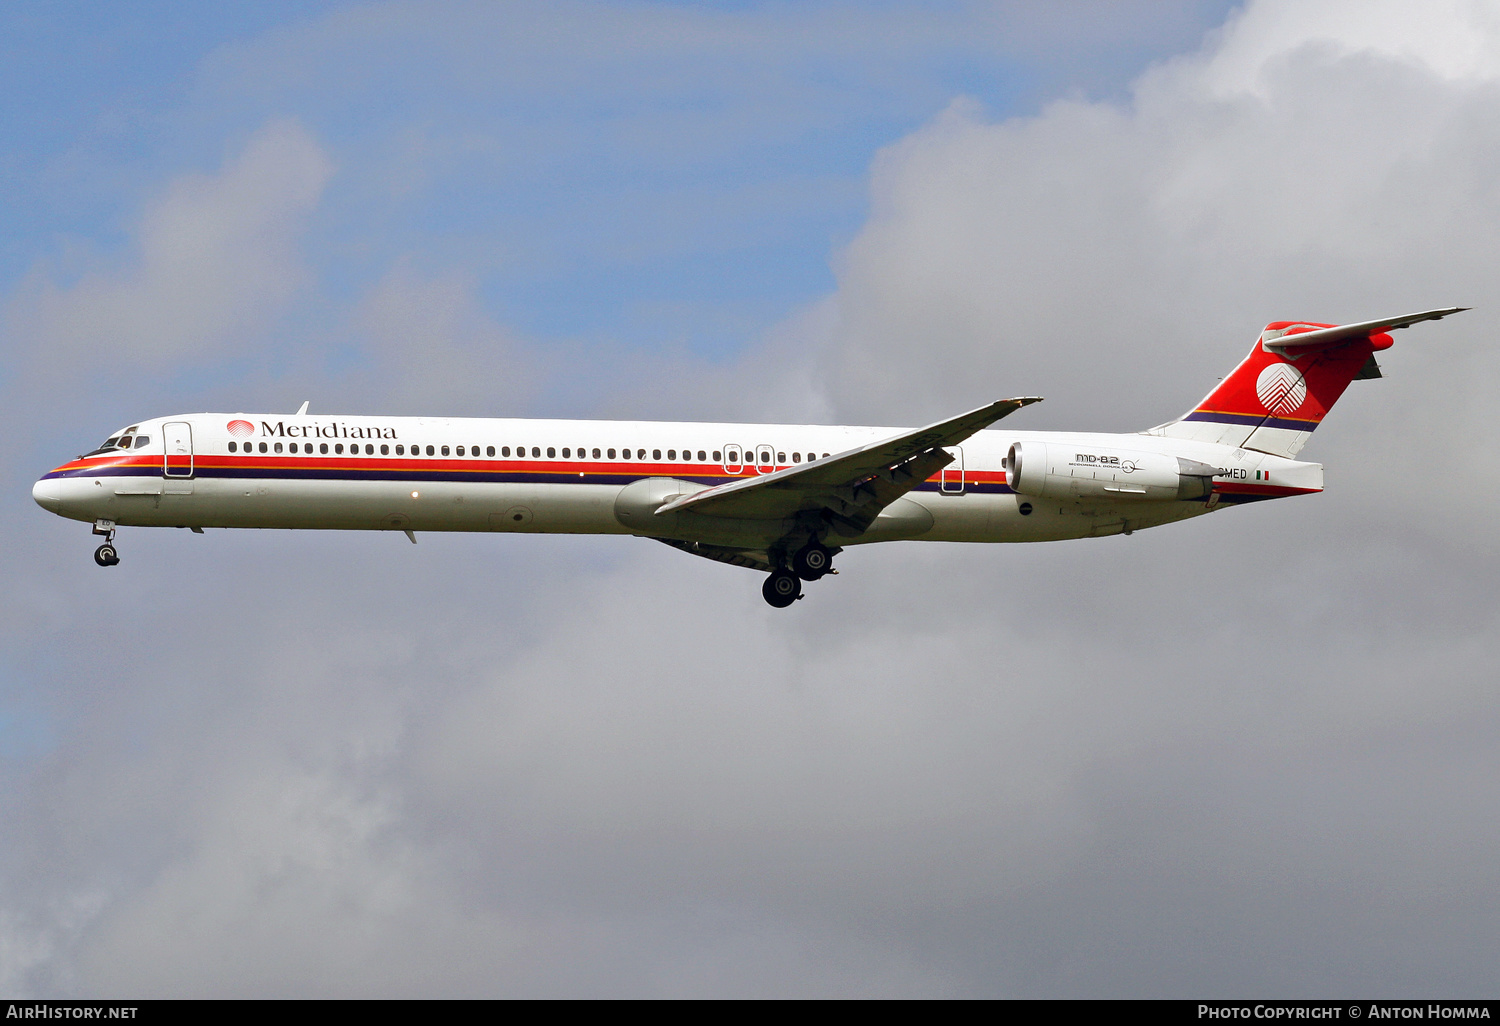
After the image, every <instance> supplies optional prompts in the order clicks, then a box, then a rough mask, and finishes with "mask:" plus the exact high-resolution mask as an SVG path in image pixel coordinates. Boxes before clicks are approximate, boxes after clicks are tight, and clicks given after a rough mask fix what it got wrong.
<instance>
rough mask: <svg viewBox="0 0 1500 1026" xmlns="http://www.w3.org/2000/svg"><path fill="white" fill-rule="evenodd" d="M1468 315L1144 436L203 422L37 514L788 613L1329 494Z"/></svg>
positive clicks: (1369, 328) (1333, 346) (1357, 347)
mask: <svg viewBox="0 0 1500 1026" xmlns="http://www.w3.org/2000/svg"><path fill="white" fill-rule="evenodd" d="M1466 309H1469V308H1468V307H1448V308H1445V309H1441V310H1427V311H1424V312H1422V313H1415V314H1408V315H1406V316H1404V317H1392V318H1387V319H1382V320H1374V321H1362V322H1360V323H1357V324H1344V325H1334V324H1321V323H1310V322H1301V321H1276V322H1273V323H1271V324H1268V325H1267V326H1266V328H1265V330H1264V331H1262V332H1261V334H1260V336H1259V337H1258V338H1257V339H1256V341H1255V345H1254V348H1253V349H1252V350H1251V352H1250V355H1249V356H1247V357H1246V358H1245V359H1244V360H1243V361H1242V362H1241V363H1240V364H1239V366H1238V367H1236V368H1235V369H1234V371H1233V372H1232V373H1230V374H1229V376H1228V377H1226V378H1224V379H1223V380H1222V381H1221V382H1220V383H1219V384H1218V385H1217V386H1215V387H1214V389H1213V390H1212V391H1210V392H1209V394H1208V395H1207V396H1206V397H1204V399H1203V401H1202V402H1200V403H1199V404H1198V405H1197V406H1195V407H1193V408H1192V409H1191V410H1189V411H1188V412H1187V413H1185V414H1183V415H1182V416H1181V417H1179V418H1177V419H1176V420H1173V421H1169V422H1167V423H1165V424H1161V425H1158V426H1157V427H1153V428H1150V429H1148V430H1145V431H1140V432H1135V433H1121V434H1100V433H1087V434H1085V433H1067V432H1038V431H1011V430H1008V429H995V428H993V427H992V425H994V424H996V423H997V422H999V421H1000V420H1001V419H1003V418H1005V417H1007V416H1009V415H1010V414H1012V413H1014V412H1015V411H1017V410H1019V409H1021V408H1022V407H1024V406H1029V405H1030V404H1032V403H1035V402H1039V401H1040V399H1039V398H1038V397H1035V396H1021V397H1017V398H1012V399H1002V400H999V401H998V402H993V403H990V404H988V405H986V406H981V407H980V408H978V409H976V410H971V411H969V412H967V413H964V414H961V415H960V416H957V417H953V418H951V419H949V420H944V421H939V422H938V423H935V424H930V425H928V426H927V427H923V428H918V429H916V430H909V429H908V430H902V429H896V428H879V427H835V426H826V425H823V426H820V425H808V424H798V425H794V424H710V423H662V422H627V421H588V420H506V419H477V418H467V419H456V418H455V419H445V418H427V417H379V416H376V417H369V416H321V415H314V414H310V413H309V412H308V405H309V404H308V403H303V404H302V408H301V409H299V410H298V411H297V412H296V413H295V414H292V415H290V416H288V415H285V414H274V413H257V414H246V413H234V414H223V413H198V414H186V415H180V416H172V417H165V418H160V419H156V420H151V421H142V422H140V423H138V424H132V425H130V426H129V427H127V428H124V429H123V430H120V431H117V432H114V433H112V434H111V435H110V436H109V437H108V438H107V439H105V441H104V444H103V445H101V446H100V447H99V448H97V449H95V450H94V451H92V452H90V453H87V454H86V455H82V456H79V457H78V458H77V459H74V460H70V461H69V462H67V463H64V464H63V465H62V466H60V467H58V468H56V469H55V470H52V471H49V472H48V473H47V474H45V475H43V476H42V478H41V479H40V480H39V481H37V483H36V485H35V486H34V487H33V489H32V496H33V498H35V500H36V501H37V503H38V504H39V505H41V506H42V507H43V508H44V509H47V510H49V511H51V512H53V513H56V514H58V515H60V516H63V517H66V518H68V519H71V520H81V521H86V522H91V523H92V524H93V533H94V534H95V535H99V536H102V537H103V538H104V543H103V544H102V545H100V546H99V547H98V549H97V550H96V551H95V552H94V561H95V562H96V563H98V564H99V565H100V566H102V567H108V566H114V565H116V564H118V563H119V561H120V557H119V553H118V551H117V550H116V548H115V544H114V539H115V532H116V530H117V529H118V528H120V527H127V526H130V527H135V526H140V527H180V528H189V529H191V530H193V531H195V532H197V533H199V534H201V533H203V531H204V530H205V529H206V528H235V527H239V528H291V529H325V530H371V531H399V532H403V533H404V534H405V535H406V537H407V538H409V539H410V540H411V541H412V542H413V543H415V542H416V540H417V538H416V532H418V531H486V532H513V533H561V534H625V535H636V536H641V537H646V538H654V539H656V540H657V541H660V542H664V543H666V544H667V545H670V546H672V547H673V548H676V549H680V550H682V551H683V552H688V553H691V554H693V555H696V556H702V557H705V558H708V559H713V560H718V561H720V562H723V563H730V564H733V565H735V566H741V567H748V568H751V569H754V570H759V571H761V572H762V573H764V574H765V575H766V578H765V582H764V585H763V587H762V589H761V590H762V594H763V595H764V597H765V600H766V601H767V602H768V603H770V604H771V605H772V606H774V607H777V608H785V607H787V606H790V605H791V604H792V603H793V602H795V601H797V599H799V598H801V597H802V585H803V583H804V582H811V581H816V580H818V579H819V578H821V577H823V576H825V575H827V574H832V573H837V572H838V571H836V570H835V569H834V568H833V559H834V557H835V556H837V555H838V554H839V553H840V552H841V551H843V550H844V549H846V548H849V547H851V546H855V545H864V544H869V543H871V542H883V541H896V540H921V541H961V542H1022V541H1056V540H1061V539H1067V538H1088V537H1100V536H1105V535H1115V534H1126V535H1128V534H1132V533H1133V532H1135V531H1138V530H1142V529H1144V528H1148V527H1157V526H1160V525H1162V524H1168V523H1173V522H1176V521H1179V520H1186V519H1188V518H1190V517H1195V516H1201V515H1203V514H1205V513H1210V512H1213V511H1214V510H1217V509H1221V508H1223V507H1225V506H1233V505H1240V504H1243V503H1247V502H1258V501H1262V500H1265V499H1276V498H1284V497H1287V496H1292V495H1308V494H1312V493H1315V492H1320V491H1322V490H1323V467H1322V465H1321V464H1318V463H1304V462H1300V461H1298V460H1297V459H1295V457H1296V456H1297V455H1298V453H1300V452H1301V450H1302V447H1303V446H1304V445H1305V444H1306V443H1307V440H1308V439H1309V438H1310V437H1311V436H1312V432H1313V431H1314V429H1316V428H1317V426H1318V425H1319V424H1320V423H1321V422H1322V420H1323V417H1324V416H1325V415H1326V414H1327V413H1328V411H1329V410H1330V409H1331V408H1332V407H1333V404H1334V402H1335V401H1337V400H1338V398H1339V397H1340V396H1341V395H1342V394H1343V392H1344V389H1345V388H1347V387H1348V385H1349V383H1350V382H1351V381H1357V380H1361V379H1366V378H1376V377H1380V367H1379V365H1378V364H1377V363H1376V361H1375V353H1377V352H1379V351H1381V350H1384V349H1387V348H1389V347H1390V346H1391V344H1392V339H1391V336H1390V334H1389V332H1391V331H1394V330H1396V329H1400V328H1406V327H1409V326H1411V325H1413V324H1417V323H1420V322H1423V321H1436V320H1441V319H1442V318H1444V317H1447V316H1449V315H1450V314H1455V313H1460V312H1462V311H1464V310H1466Z"/></svg>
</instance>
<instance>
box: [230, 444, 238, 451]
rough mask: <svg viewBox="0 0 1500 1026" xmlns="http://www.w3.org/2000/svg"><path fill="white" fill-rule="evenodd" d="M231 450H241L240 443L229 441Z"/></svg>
mask: <svg viewBox="0 0 1500 1026" xmlns="http://www.w3.org/2000/svg"><path fill="white" fill-rule="evenodd" d="M229 451H230V452H239V451H240V447H239V444H238V443H237V442H230V443H229Z"/></svg>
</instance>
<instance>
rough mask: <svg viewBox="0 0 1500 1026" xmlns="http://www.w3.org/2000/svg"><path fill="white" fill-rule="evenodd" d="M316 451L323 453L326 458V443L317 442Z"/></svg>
mask: <svg viewBox="0 0 1500 1026" xmlns="http://www.w3.org/2000/svg"><path fill="white" fill-rule="evenodd" d="M318 451H319V452H321V453H323V454H324V455H325V456H326V455H327V454H328V443H327V442H319V443H318Z"/></svg>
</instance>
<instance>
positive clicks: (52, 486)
mask: <svg viewBox="0 0 1500 1026" xmlns="http://www.w3.org/2000/svg"><path fill="white" fill-rule="evenodd" d="M61 492H62V489H61V487H60V486H59V485H58V483H57V479H56V478H46V477H44V478H42V479H41V480H40V481H38V482H37V483H36V484H34V485H32V486H31V497H32V498H33V499H35V500H36V504H37V505H38V506H40V507H42V509H44V510H46V511H47V512H49V513H61V512H62V494H61Z"/></svg>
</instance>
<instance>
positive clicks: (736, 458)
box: [729, 449, 740, 464]
mask: <svg viewBox="0 0 1500 1026" xmlns="http://www.w3.org/2000/svg"><path fill="white" fill-rule="evenodd" d="M729 462H730V463H731V464H738V463H739V462H740V454H739V453H737V452H735V451H734V450H733V449H730V450H729Z"/></svg>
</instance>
